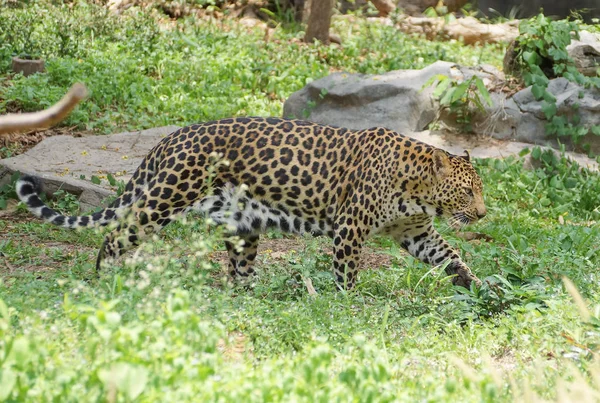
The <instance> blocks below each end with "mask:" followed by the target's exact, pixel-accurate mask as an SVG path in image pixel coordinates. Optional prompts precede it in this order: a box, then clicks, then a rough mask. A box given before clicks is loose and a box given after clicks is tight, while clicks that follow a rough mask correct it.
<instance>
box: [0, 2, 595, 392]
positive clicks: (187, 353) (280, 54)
mask: <svg viewBox="0 0 600 403" xmlns="http://www.w3.org/2000/svg"><path fill="white" fill-rule="evenodd" d="M39 4H41V3H39ZM40 10H50V12H51V14H52V15H53V17H52V16H51V17H49V18H47V19H46V20H44V21H45V23H44V24H41V23H35V22H33V25H31V26H29V25H27V26H26V27H25V28H23V29H32V33H31V35H30V36H29V38H30V41H29V45H27V46H30V47H31V48H32V49H33V50H32V52H39V53H41V54H43V55H45V56H46V57H48V73H46V74H42V75H36V76H32V77H29V78H23V77H18V76H12V75H10V74H9V73H7V64H6V63H5V61H6V58H5V56H6V55H10V54H13V53H20V52H22V51H23V47H24V45H23V44H21V43H20V42H18V41H16V40H13V41H10V40H8V39H6V38H7V35H11V32H13V31H11V30H10V27H12V25H8V22H9V20H8V19H9V18H12V20H10V21H17V18H21V20H20V21H22V22H25V21H24V20H23V19H26V18H29V17H31V16H30V15H29V14H27V13H32V15H35V13H37V12H40ZM73 10H74V11H71V12H70V13H72V14H69V13H67V12H66V11H65V10H59V9H56V8H52V7H48V6H41V5H40V6H39V8H35V7H31V8H29V9H28V11H27V12H23V11H20V10H7V9H2V10H1V11H0V55H2V57H0V60H2V61H3V62H2V63H4V64H2V65H0V77H2V78H1V79H0V80H1V81H0V91H1V92H0V100H1V104H0V105H1V106H0V108H5V109H8V110H13V109H23V110H30V109H38V108H39V107H40V106H46V105H48V104H50V103H52V102H53V101H54V100H56V99H57V98H58V97H60V96H61V95H62V93H63V92H64V91H65V90H66V89H67V88H68V86H69V85H70V84H71V83H72V82H74V81H84V82H85V83H86V85H88V86H89V87H90V88H91V90H92V96H91V98H90V100H89V101H87V102H86V103H84V104H83V105H82V106H81V107H80V108H79V109H78V110H77V111H76V113H75V114H74V115H72V116H71V117H70V119H69V121H67V122H66V124H67V125H77V126H79V127H81V128H88V129H93V130H97V131H100V132H110V131H117V130H121V129H123V128H127V127H129V128H136V129H138V128H144V127H150V126H156V125H161V124H185V123H189V122H192V121H199V120H206V119H214V118H218V117H222V116H229V115H236V114H239V115H245V114H250V115H260V114H264V115H279V114H280V111H281V105H282V100H283V99H284V98H285V97H286V96H288V95H289V94H290V93H291V92H293V91H295V90H297V89H300V88H302V86H303V85H304V84H305V83H306V82H307V80H310V79H315V78H318V77H321V76H324V75H326V74H327V73H328V72H329V71H330V70H347V71H359V72H367V73H373V72H383V71H386V70H388V69H393V68H420V67H423V66H425V65H427V64H429V63H431V62H433V61H435V60H438V59H444V60H454V61H458V62H460V63H464V64H475V63H477V62H478V61H479V60H481V61H485V62H491V63H494V64H497V65H498V64H500V60H501V58H502V49H499V48H494V47H487V46H486V47H466V46H462V45H460V44H458V43H438V42H426V41H422V40H420V39H416V38H409V37H406V36H404V35H402V34H400V33H398V32H396V31H394V30H392V29H390V28H386V27H381V26H376V25H373V24H370V25H369V24H366V23H364V22H360V23H357V24H350V23H349V22H348V21H346V20H342V19H338V20H336V21H335V24H334V29H335V30H336V31H337V32H338V33H341V34H342V37H343V39H344V46H343V47H342V48H339V47H337V46H330V47H323V46H318V45H311V46H307V45H302V44H300V43H298V42H297V41H294V40H293V39H294V38H296V39H297V38H300V37H301V35H302V34H301V32H292V31H286V30H284V29H282V28H278V29H276V30H275V32H274V33H273V34H272V37H271V40H270V41H269V42H268V43H264V41H263V37H264V32H262V31H260V30H257V31H252V32H250V33H248V32H247V31H244V30H242V29H241V28H239V26H237V25H236V24H234V23H231V22H229V21H224V22H212V23H206V22H204V23H198V24H195V23H193V22H192V21H191V20H187V21H181V22H178V23H177V25H176V28H177V29H174V28H169V29H167V28H164V27H161V28H160V29H159V27H158V26H156V25H153V24H154V19H150V18H149V17H147V16H146V15H144V14H137V13H136V12H135V10H134V11H130V12H128V13H127V14H126V15H125V16H124V17H110V16H104V15H103V14H102V13H101V11H100V10H99V9H96V8H94V7H92V6H85V5H84V4H83V3H81V4H79V5H76V6H75V7H74V9H73ZM19 13H22V14H19ZM60 18H63V19H65V18H71V20H69V19H67V20H66V22H65V20H60ZM59 20H60V21H63V25H64V26H68V27H69V30H67V29H65V30H64V32H66V33H73V35H72V36H68V38H67V37H65V36H64V32H59V30H57V28H56V27H57V25H56V21H59ZM53 21H54V22H53ZM69 21H71V22H69ZM2 24H4V25H2ZM69 24H74V25H69ZM31 27H33V28H31ZM12 29H14V28H12ZM92 31H93V32H94V34H93V35H92ZM75 33H76V34H77V35H75ZM61 34H62V35H63V36H62V37H61V36H60V35H61ZM2 35H4V36H2ZM13 35H14V32H13ZM242 35H244V36H242ZM22 36H25V35H22ZM48 38H51V39H53V40H43V39H48ZM57 38H58V39H57ZM61 38H62V39H61ZM61 41H62V42H61ZM36 44H37V45H36ZM60 44H62V45H60ZM36 46H37V48H36ZM80 60H81V61H80ZM531 154H532V156H533V159H532V161H533V164H532V165H533V166H534V167H535V169H530V170H528V169H525V168H523V161H522V160H519V159H514V158H510V159H507V160H504V161H496V160H477V161H476V167H477V169H478V170H479V172H480V173H481V176H482V178H483V182H484V184H485V197H486V205H487V206H488V211H489V213H488V216H487V217H486V218H485V220H483V221H482V222H480V223H478V224H477V225H475V226H473V227H472V228H471V229H470V230H471V231H477V232H480V233H484V234H486V235H487V236H489V237H491V238H492V240H491V241H489V242H486V241H480V240H476V241H470V242H468V241H466V240H464V239H463V238H460V237H457V236H456V235H455V234H454V232H452V231H450V229H449V228H448V227H447V225H445V224H444V223H442V222H440V223H439V225H438V227H439V228H440V231H441V232H442V233H443V234H444V236H445V237H446V238H447V239H448V240H449V241H450V242H451V243H452V244H453V245H454V246H456V247H457V248H458V249H459V250H460V251H461V255H462V256H463V257H464V259H465V261H466V262H467V263H468V264H469V265H470V267H472V269H473V270H474V272H475V273H476V274H477V275H478V276H479V277H480V278H482V279H485V280H486V282H485V285H484V286H483V287H482V289H480V290H472V291H466V290H462V291H461V290H459V289H455V288H453V287H452V286H451V285H450V282H449V281H448V280H447V279H446V278H445V274H444V272H443V270H442V269H441V268H437V269H433V270H432V268H431V267H429V266H427V265H425V264H422V263H420V262H418V261H416V260H415V259H413V258H412V257H409V256H406V255H405V254H403V253H401V252H400V251H399V248H398V247H397V246H395V245H393V244H392V243H391V242H390V241H389V240H386V239H375V240H372V241H371V243H370V246H371V247H372V248H374V249H375V250H376V251H377V252H380V253H386V254H389V255H391V256H392V259H391V262H392V263H391V264H390V266H389V267H380V268H378V269H373V270H365V271H363V272H362V273H361V275H360V278H359V283H358V285H357V287H356V289H355V290H354V291H352V292H340V291H337V290H336V287H335V283H334V280H333V277H332V275H331V257H330V256H329V255H328V254H327V253H326V252H325V251H327V250H328V249H329V248H330V247H331V246H330V241H329V240H327V239H322V238H318V239H312V238H306V239H303V240H301V241H299V242H300V243H299V244H300V245H301V247H300V248H299V251H298V252H297V253H294V252H292V251H287V252H284V253H283V254H282V256H280V258H279V259H278V260H273V259H270V260H264V261H262V260H261V264H260V265H259V267H258V272H259V273H258V276H257V277H256V278H254V279H253V280H252V281H251V282H249V283H246V284H237V285H233V286H232V285H231V284H229V283H228V282H227V280H226V277H225V276H224V275H223V273H222V271H221V269H220V267H219V266H218V264H216V263H215V259H214V255H213V254H214V251H215V250H221V251H222V249H223V246H222V242H221V241H222V237H223V236H222V234H221V233H220V232H219V231H218V230H217V231H215V230H211V231H208V230H207V228H206V227H205V225H204V224H203V223H202V222H198V221H196V220H193V219H190V220H188V221H187V222H181V223H176V224H173V225H171V226H169V227H168V228H167V229H166V230H165V231H164V232H163V233H162V234H161V237H159V238H157V239H156V240H153V241H152V242H150V243H148V244H146V245H144V246H143V247H142V248H141V249H140V250H139V252H137V253H133V254H131V255H129V256H128V257H127V259H124V260H123V261H121V262H120V263H119V264H118V265H116V266H115V267H113V268H111V269H108V270H105V271H103V272H102V273H101V274H100V276H97V275H96V274H95V269H94V264H95V255H96V251H97V248H98V247H99V245H100V243H101V235H100V234H96V233H95V232H93V231H67V230H63V229H61V228H57V227H54V226H51V225H49V224H42V223H40V222H39V221H36V220H33V221H32V220H30V216H29V215H28V214H27V213H24V212H23V211H21V210H20V209H19V210H18V213H16V214H15V215H14V216H12V217H6V216H3V217H0V401H2V400H6V401H13V402H16V401H19V402H20V401H31V402H39V401H109V402H113V401H133V400H137V401H144V402H147V401H161V402H162V401H257V402H263V401H285V402H287V401H307V402H308V401H310V402H312V401H322V402H330V401H340V402H341V401H344V402H345V401H353V402H359V401H360V402H363V401H367V402H368V401H373V402H375V401H377V402H379V401H415V400H417V401H468V402H470V401H489V402H496V401H523V400H524V398H523V395H524V394H529V396H537V397H539V398H543V399H547V400H556V399H558V398H559V396H560V394H559V392H560V393H563V394H567V395H568V394H570V393H574V392H576V391H579V392H582V393H584V394H585V395H587V396H592V395H591V391H592V389H590V388H592V387H593V388H595V390H596V392H595V393H598V392H597V388H598V387H599V386H600V385H598V384H597V382H596V381H594V379H600V378H599V377H598V370H597V369H596V361H595V357H596V354H597V351H598V349H597V346H598V343H599V341H600V340H599V336H598V335H599V334H600V333H599V331H598V328H599V327H600V326H599V324H600V321H599V319H598V318H599V317H600V310H599V309H596V310H592V312H591V313H590V312H586V311H583V312H582V311H581V308H580V307H579V306H578V305H577V304H575V303H573V301H572V297H571V296H570V295H569V294H568V293H567V292H566V291H565V288H564V285H563V281H562V277H563V276H566V277H568V278H570V279H571V280H572V281H573V283H574V284H575V286H576V287H577V288H578V289H579V291H580V292H581V294H582V295H583V297H585V298H586V299H587V301H588V302H589V304H590V305H592V306H596V305H599V304H600V298H599V297H600V295H599V293H598V283H599V280H600V278H599V277H600V274H599V271H598V267H599V263H600V252H599V250H598V248H597V245H598V243H599V242H600V226H598V223H597V221H598V219H599V218H600V212H599V206H600V192H599V191H598V189H600V176H599V175H598V174H597V173H592V172H588V171H585V170H580V169H579V168H578V167H577V166H575V165H571V164H568V163H567V162H566V161H564V160H562V159H559V158H556V157H553V156H552V155H551V154H549V153H542V152H540V151H539V150H537V149H536V150H533V151H532V153H531ZM58 206H61V204H60V203H59V204H58ZM62 207H64V208H67V209H71V210H72V209H73V208H75V207H76V205H74V203H72V201H69V200H67V201H65V202H64V203H62ZM265 238H267V241H269V242H279V241H278V239H279V238H281V236H280V235H278V234H270V235H269V236H267V237H265ZM259 259H264V258H263V257H262V256H260V257H259ZM306 278H310V279H311V281H312V284H313V285H314V287H315V289H316V290H317V292H318V295H315V296H313V295H310V294H309V292H308V291H307V288H306V285H305V283H304V280H305V279H306ZM595 382H596V383H595ZM590 385H591V386H590ZM586 388H587V389H586Z"/></svg>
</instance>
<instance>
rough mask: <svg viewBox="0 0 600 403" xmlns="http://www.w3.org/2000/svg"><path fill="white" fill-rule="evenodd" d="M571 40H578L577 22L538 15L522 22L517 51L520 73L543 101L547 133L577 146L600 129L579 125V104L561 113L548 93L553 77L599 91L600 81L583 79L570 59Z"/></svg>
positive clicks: (589, 78)
mask: <svg viewBox="0 0 600 403" xmlns="http://www.w3.org/2000/svg"><path fill="white" fill-rule="evenodd" d="M572 38H574V39H579V23H578V22H576V21H569V20H560V21H552V20H550V19H548V18H546V17H545V16H544V15H543V14H539V15H538V16H537V17H534V18H531V19H529V20H525V21H523V22H521V24H520V25H519V37H518V38H517V39H516V45H515V50H516V52H517V53H516V65H517V71H518V72H519V73H520V74H521V75H522V77H523V80H524V82H525V85H528V86H531V92H532V94H533V96H534V97H535V99H536V100H538V101H542V111H543V113H544V115H545V117H546V119H547V120H548V124H547V125H546V131H547V133H548V134H550V135H554V136H557V137H569V138H570V139H571V140H572V141H573V142H574V143H575V144H577V143H579V142H580V139H581V137H583V136H585V135H587V134H589V133H593V134H596V135H600V126H589V125H588V126H585V125H581V124H579V114H578V112H577V108H578V105H577V104H574V105H573V108H572V111H571V113H569V114H560V113H558V110H557V105H556V97H555V96H554V95H553V94H552V93H551V92H550V91H548V84H549V80H550V78H552V77H564V78H566V79H567V80H569V81H571V82H573V83H576V84H577V85H579V86H581V87H583V88H588V87H595V88H600V78H599V77H586V76H584V75H583V74H582V73H580V72H579V71H578V70H577V68H576V67H575V64H574V62H573V60H572V59H571V58H570V57H569V54H568V53H567V46H568V45H569V44H570V43H571V39H572Z"/></svg>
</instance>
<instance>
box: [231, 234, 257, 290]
mask: <svg viewBox="0 0 600 403" xmlns="http://www.w3.org/2000/svg"><path fill="white" fill-rule="evenodd" d="M240 239H241V240H242V241H243V245H241V248H238V247H236V245H234V244H233V243H231V242H229V241H225V247H226V248H227V253H228V255H229V269H228V271H229V275H230V276H231V277H232V278H234V279H235V278H236V277H249V276H250V275H252V274H254V267H253V265H254V261H255V260H256V253H257V250H258V243H259V240H260V236H259V235H241V236H240Z"/></svg>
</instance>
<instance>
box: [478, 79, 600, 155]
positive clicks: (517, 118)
mask: <svg viewBox="0 0 600 403" xmlns="http://www.w3.org/2000/svg"><path fill="white" fill-rule="evenodd" d="M548 92H550V93H552V94H553V95H554V96H555V97H556V108H557V114H558V115H562V116H567V117H569V118H572V117H573V116H575V114H577V115H578V116H579V125H581V126H584V127H587V128H588V129H589V133H588V134H587V135H585V136H583V138H581V139H580V141H579V144H587V145H589V147H590V151H591V152H592V153H594V154H600V136H596V135H594V134H592V133H591V127H592V126H594V125H600V90H599V89H597V88H587V89H586V88H582V87H580V86H579V85H577V84H574V83H572V82H570V81H568V80H567V79H565V78H555V79H553V80H550V82H549V84H548ZM493 99H494V105H493V106H492V107H490V108H489V109H488V110H487V112H488V113H487V116H485V117H482V121H483V122H484V123H483V124H481V125H480V126H479V129H480V130H481V131H482V132H485V134H489V135H491V136H493V137H495V138H497V139H505V140H516V141H523V142H527V143H532V144H543V145H551V146H557V145H558V141H557V140H556V139H555V138H554V137H548V136H547V135H546V126H547V124H548V121H547V120H546V117H545V115H544V112H543V110H542V106H543V105H542V101H537V100H536V99H535V97H534V96H533V94H532V92H531V87H529V88H525V89H523V90H521V91H519V92H517V93H516V94H514V95H513V96H512V97H511V98H508V99H506V98H505V97H504V95H503V94H502V95H500V96H499V95H497V94H496V95H494V96H493ZM574 105H578V107H577V108H576V109H574ZM559 140H560V142H561V143H563V144H566V145H567V146H568V147H569V148H571V149H578V148H579V146H578V145H575V144H573V143H572V141H571V139H570V138H560V139H559Z"/></svg>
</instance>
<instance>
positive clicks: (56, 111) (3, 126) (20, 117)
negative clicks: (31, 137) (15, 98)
mask: <svg viewBox="0 0 600 403" xmlns="http://www.w3.org/2000/svg"><path fill="white" fill-rule="evenodd" d="M87 94H88V92H87V89H86V88H85V85H83V84H81V83H76V84H73V86H72V87H71V89H70V90H69V92H67V94H66V95H65V96H64V97H63V98H62V99H61V100H60V101H58V102H57V103H56V104H54V105H52V106H51V107H50V108H48V109H45V110H43V111H39V112H31V113H9V114H8V115H4V116H0V134H6V133H13V132H18V131H26V130H32V129H45V128H48V127H51V126H54V125H55V124H57V123H58V122H60V121H61V120H63V119H64V118H66V117H67V116H68V115H69V113H71V111H72V110H73V109H74V108H75V106H76V105H77V104H78V103H79V102H81V100H83V99H84V98H85V97H87Z"/></svg>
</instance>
